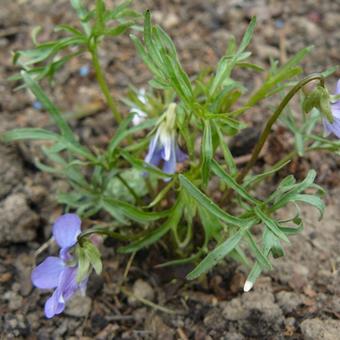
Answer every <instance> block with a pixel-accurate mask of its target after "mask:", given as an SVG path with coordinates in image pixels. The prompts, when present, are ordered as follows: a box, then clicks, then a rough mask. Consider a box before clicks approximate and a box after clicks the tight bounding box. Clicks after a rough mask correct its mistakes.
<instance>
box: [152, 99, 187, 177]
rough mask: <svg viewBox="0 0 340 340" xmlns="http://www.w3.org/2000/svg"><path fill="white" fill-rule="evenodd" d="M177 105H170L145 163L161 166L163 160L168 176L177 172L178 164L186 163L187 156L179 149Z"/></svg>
mask: <svg viewBox="0 0 340 340" xmlns="http://www.w3.org/2000/svg"><path fill="white" fill-rule="evenodd" d="M175 123H176V104H174V103H172V104H170V105H169V108H168V110H167V111H166V112H165V117H164V120H163V121H162V122H161V123H160V124H159V126H158V128H157V131H156V134H155V136H154V137H153V138H152V139H151V142H150V145H149V152H148V154H147V155H146V157H145V162H146V163H149V164H151V165H153V166H157V167H158V166H159V165H160V163H161V161H162V160H163V171H164V172H165V173H167V174H174V173H175V172H176V164H177V163H181V162H184V161H185V160H186V159H187V155H186V154H185V153H184V152H183V151H182V150H181V149H180V148H179V146H178V144H177V140H176V127H175Z"/></svg>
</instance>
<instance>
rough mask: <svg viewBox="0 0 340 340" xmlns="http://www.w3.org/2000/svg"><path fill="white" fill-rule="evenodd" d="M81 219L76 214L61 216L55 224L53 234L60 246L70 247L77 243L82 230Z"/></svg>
mask: <svg viewBox="0 0 340 340" xmlns="http://www.w3.org/2000/svg"><path fill="white" fill-rule="evenodd" d="M80 225H81V220H80V218H79V217H78V216H77V215H76V214H65V215H62V216H60V217H59V218H58V219H57V220H56V221H55V223H54V225H53V236H54V239H55V240H56V242H57V243H58V245H59V246H60V248H69V247H72V246H74V245H75V244H76V243H77V237H78V235H79V234H80V232H81V229H80Z"/></svg>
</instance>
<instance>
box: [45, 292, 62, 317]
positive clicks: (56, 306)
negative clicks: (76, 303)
mask: <svg viewBox="0 0 340 340" xmlns="http://www.w3.org/2000/svg"><path fill="white" fill-rule="evenodd" d="M60 295H61V294H60V291H59V290H58V289H56V290H55V291H54V292H53V294H52V296H51V297H50V298H49V299H48V300H47V301H46V303H45V308H44V312H45V315H46V317H47V318H48V319H50V318H53V317H54V316H55V315H57V314H60V313H61V312H63V310H64V309H65V302H63V301H60Z"/></svg>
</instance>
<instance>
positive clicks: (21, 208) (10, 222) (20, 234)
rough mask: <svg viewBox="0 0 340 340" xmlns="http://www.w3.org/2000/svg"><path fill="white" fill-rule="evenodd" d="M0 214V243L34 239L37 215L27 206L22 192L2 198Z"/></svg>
mask: <svg viewBox="0 0 340 340" xmlns="http://www.w3.org/2000/svg"><path fill="white" fill-rule="evenodd" d="M0 216H1V220H0V244H4V243H21V242H27V241H32V240H34V239H35V237H36V228H37V226H38V223H39V217H38V215H37V214H36V213H35V212H34V211H33V210H31V208H30V207H29V206H28V204H27V201H26V197H25V195H24V194H21V193H17V194H13V195H11V196H8V197H7V198H6V199H5V200H3V201H2V202H1V204H0Z"/></svg>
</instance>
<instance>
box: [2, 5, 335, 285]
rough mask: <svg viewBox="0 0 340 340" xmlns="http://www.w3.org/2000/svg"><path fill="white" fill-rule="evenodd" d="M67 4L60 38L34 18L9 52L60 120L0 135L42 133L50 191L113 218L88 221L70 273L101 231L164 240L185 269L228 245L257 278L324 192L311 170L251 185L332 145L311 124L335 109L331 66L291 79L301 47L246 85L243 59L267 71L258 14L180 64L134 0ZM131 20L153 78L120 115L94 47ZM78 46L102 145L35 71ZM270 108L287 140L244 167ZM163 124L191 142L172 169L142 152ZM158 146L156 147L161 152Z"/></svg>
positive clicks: (133, 244) (209, 263)
mask: <svg viewBox="0 0 340 340" xmlns="http://www.w3.org/2000/svg"><path fill="white" fill-rule="evenodd" d="M71 5H72V7H73V9H74V10H75V13H76V14H77V16H78V18H79V27H76V26H70V25H67V24H62V25H59V26H57V27H56V35H57V38H56V39H55V40H51V41H48V42H44V43H39V42H38V40H39V39H38V35H39V32H40V31H41V30H40V28H37V29H35V30H34V31H33V32H32V40H33V43H34V45H35V46H34V48H33V49H31V50H28V51H18V52H16V53H15V54H14V62H15V63H17V64H19V65H20V66H21V69H22V71H21V72H20V74H19V75H15V76H13V77H12V79H13V80H19V79H21V80H22V82H23V83H22V85H21V86H20V87H26V88H27V89H28V90H29V91H31V92H32V93H33V94H34V95H35V97H36V98H37V100H39V101H40V102H41V104H42V105H43V108H44V110H45V111H46V112H47V114H48V115H49V117H50V118H51V121H52V122H53V123H54V124H55V126H56V128H57V129H54V130H53V131H50V130H47V129H43V128H25V129H15V130H12V131H8V132H6V133H4V134H3V135H2V139H3V140H4V141H6V142H13V141H23V140H40V141H43V142H44V144H43V146H42V154H43V157H42V158H41V159H39V160H38V159H37V160H36V165H37V167H38V168H39V169H41V170H42V171H45V172H48V173H50V174H51V175H52V176H55V177H62V178H64V179H65V180H66V181H67V182H68V184H69V190H68V191H67V192H60V193H58V196H57V200H58V201H59V203H61V204H63V205H65V206H66V209H67V210H70V209H72V210H75V211H76V212H77V213H78V214H79V215H81V217H83V218H90V217H93V218H95V219H96V220H97V219H101V218H103V217H104V220H105V221H110V222H109V223H107V222H105V223H104V222H103V223H100V222H99V223H97V222H96V223H94V222H93V224H95V225H94V226H93V227H91V228H90V229H87V230H85V231H84V232H83V233H82V234H81V235H80V236H79V242H78V245H77V246H76V250H75V252H76V257H77V259H78V265H79V269H78V275H77V280H78V282H79V281H81V280H82V279H83V278H85V277H86V276H87V275H88V274H89V272H90V271H91V270H92V269H94V270H95V271H96V272H97V273H98V274H99V273H100V272H101V270H102V263H101V258H100V252H99V250H98V249H97V248H96V247H95V246H94V245H93V243H92V242H91V241H90V240H89V236H90V235H91V234H101V235H103V236H104V237H106V236H110V237H113V238H116V239H118V240H120V241H121V242H124V244H122V245H121V246H120V247H119V248H118V251H119V252H121V253H133V252H136V251H139V250H141V249H143V248H146V247H149V246H151V245H154V244H156V243H160V244H162V245H163V247H164V248H165V249H168V250H169V252H171V254H175V256H176V257H177V258H175V259H174V260H172V261H168V262H166V263H163V264H162V265H161V266H169V265H179V264H183V263H188V262H194V263H196V264H197V266H196V267H195V269H194V270H193V271H192V272H191V273H189V274H188V276H187V277H188V279H195V278H197V277H199V276H200V275H202V274H205V273H207V272H208V271H209V270H211V269H212V268H213V267H214V266H215V265H217V264H219V263H220V262H221V261H223V259H224V258H225V257H227V256H229V257H231V258H233V259H235V260H237V261H239V262H241V263H242V264H244V265H245V266H247V267H251V268H252V269H251V271H250V273H249V276H248V279H247V280H248V282H251V283H254V282H255V280H256V279H257V277H258V276H259V275H260V274H261V272H262V271H263V270H270V269H271V268H272V266H273V265H272V260H273V259H275V258H277V257H280V256H283V255H284V245H285V244H287V243H288V242H289V237H290V236H292V235H295V234H297V233H298V232H300V231H301V230H302V229H303V221H302V216H301V214H300V209H299V205H300V204H301V203H302V204H308V205H310V206H312V207H314V208H316V209H317V210H318V211H319V212H320V218H321V217H322V215H323V212H324V208H325V205H324V203H323V201H322V198H321V197H322V195H323V194H324V192H323V190H322V188H320V187H319V186H318V185H317V184H315V179H316V172H315V171H314V170H310V171H309V173H308V174H307V176H306V178H305V179H304V180H302V181H300V182H298V181H297V180H296V179H295V178H294V177H293V176H288V177H286V178H284V179H283V180H282V181H281V182H280V183H279V184H278V185H277V187H276V189H275V190H274V191H273V192H272V193H269V194H268V196H267V197H261V199H260V198H258V197H257V196H256V190H254V189H256V186H257V185H258V184H260V183H261V182H263V181H265V180H266V179H267V178H269V177H271V176H273V175H275V174H277V173H278V172H279V171H280V170H281V169H282V168H284V167H285V166H286V165H287V164H289V162H290V160H291V159H292V158H293V157H295V156H297V155H298V156H304V155H305V154H306V153H307V152H310V151H320V150H321V151H330V152H333V153H337V154H340V142H339V141H336V140H331V139H327V138H325V137H321V136H319V135H318V134H317V128H316V125H317V124H318V122H319V121H320V119H321V118H322V117H326V118H327V119H328V120H329V121H330V122H332V119H333V117H332V112H331V106H330V95H329V93H328V91H327V89H326V88H325V84H324V78H325V77H326V76H328V75H329V74H331V73H332V72H334V69H329V70H326V71H325V72H324V73H322V74H314V75H311V76H308V77H306V78H303V79H301V80H298V79H297V78H296V76H298V75H299V74H301V73H302V71H303V70H302V68H301V66H300V63H301V61H302V60H303V58H304V57H305V56H306V55H307V54H308V53H309V52H310V50H311V48H310V47H307V48H304V49H302V50H300V51H298V52H297V54H296V55H294V56H292V57H291V58H290V59H289V60H288V62H287V63H285V64H284V65H279V64H278V63H277V62H275V61H273V62H272V63H271V67H270V69H269V70H267V72H264V80H263V82H262V84H261V85H260V86H259V87H258V88H256V89H255V90H254V91H253V92H252V93H250V94H248V89H247V86H246V85H247V84H242V83H241V82H240V81H239V80H237V79H236V78H235V77H234V74H235V75H237V73H236V72H235V71H236V70H237V68H244V69H246V70H247V72H249V77H252V73H253V72H263V71H265V70H264V68H262V67H260V66H258V65H255V64H253V63H252V62H251V61H250V60H249V59H250V56H251V53H250V52H249V51H247V49H248V48H249V44H250V42H251V38H252V35H253V34H254V31H255V24H256V20H255V18H253V19H252V20H251V21H250V24H249V26H248V28H247V29H246V31H245V33H244V36H243V38H242V40H241V42H240V44H239V46H238V44H237V42H236V40H235V39H231V40H230V41H229V42H228V47H227V50H226V53H225V55H224V56H222V58H221V60H220V61H219V62H218V64H217V66H216V68H215V69H214V70H213V71H212V69H209V70H203V71H202V72H200V73H199V74H197V75H190V76H189V75H188V74H187V73H186V71H185V70H184V68H183V66H182V65H181V63H180V60H179V57H178V53H177V50H176V47H175V44H174V43H173V41H172V39H171V38H170V36H169V35H168V34H167V33H166V32H165V31H164V30H163V29H162V28H161V27H160V26H157V25H153V23H152V20H151V14H150V12H149V11H147V12H146V13H145V15H144V26H143V27H140V26H138V22H139V21H138V20H139V19H140V17H141V15H140V14H138V13H136V12H135V11H134V10H133V4H132V1H125V2H123V3H121V4H120V5H118V6H116V7H115V8H114V9H112V10H109V9H107V7H106V4H105V1H103V0H97V1H96V2H95V4H94V6H93V7H92V8H87V7H86V6H85V5H84V3H83V1H81V0H71ZM130 30H133V31H134V33H133V34H131V35H130V38H131V40H132V42H133V44H134V45H135V47H136V51H137V53H138V55H139V56H140V57H141V59H142V60H143V61H144V63H145V65H146V66H147V67H148V69H149V70H150V72H151V76H152V79H151V80H150V82H149V85H150V89H148V90H147V91H146V93H145V95H143V96H141V94H140V93H139V92H138V91H137V90H136V89H135V88H133V87H131V89H130V91H129V93H128V96H127V97H126V98H123V99H122V102H123V103H124V104H127V105H128V106H129V107H131V110H130V113H129V114H127V115H125V116H124V117H123V115H122V114H121V112H120V111H119V109H118V106H117V104H116V103H115V101H114V99H113V98H112V96H111V93H110V89H109V87H108V85H107V83H106V80H105V73H104V72H103V70H102V69H101V65H100V60H99V58H98V53H97V52H98V46H99V44H100V43H101V41H102V40H103V39H104V38H110V39H111V38H114V37H116V36H118V35H121V34H123V33H126V32H127V31H130ZM112 40H113V41H114V39H112ZM84 52H89V55H90V56H91V58H92V61H93V67H94V71H95V73H96V76H97V80H98V83H99V85H100V88H101V90H102V92H103V94H104V97H105V98H106V100H107V104H108V107H109V108H110V109H111V111H112V112H113V114H114V117H115V119H116V122H117V126H116V127H115V128H114V127H112V131H113V132H112V137H111V139H110V140H109V141H108V143H107V146H106V148H105V149H98V148H97V147H96V146H95V145H89V143H90V141H81V140H79V138H78V137H77V136H76V135H75V134H74V132H73V131H72V129H71V127H70V125H69V124H68V123H67V121H66V119H65V118H64V115H63V113H62V112H60V110H58V108H57V106H56V105H55V104H53V102H52V100H51V99H49V98H48V96H47V95H46V93H45V91H44V90H43V89H42V87H41V86H40V85H39V81H41V80H43V79H44V78H48V79H50V80H52V79H53V77H54V75H55V73H56V72H57V71H58V70H59V69H60V68H61V67H62V66H63V65H64V64H65V63H67V62H68V61H69V60H70V59H72V58H75V57H77V56H79V55H80V54H82V53H84ZM234 78H235V79H234ZM311 81H317V84H316V85H315V86H314V88H313V89H312V91H311V92H309V93H308V94H307V95H306V96H305V97H304V98H302V102H301V111H303V112H304V115H303V117H302V119H301V120H298V119H297V113H296V112H293V111H292V110H291V109H290V108H289V107H288V104H289V101H290V100H291V99H292V98H293V97H294V96H295V95H296V94H297V93H298V92H299V91H300V90H301V89H302V88H303V87H304V86H305V85H306V84H307V83H309V82H311ZM274 95H276V97H275V99H273V100H272V101H274V100H277V101H279V99H280V98H281V99H282V101H281V102H280V103H279V105H278V106H277V107H276V108H275V109H274V110H273V113H272V114H271V115H270V117H269V119H268V121H267V124H266V125H265V128H264V130H263V132H262V134H261V136H260V138H259V141H258V143H257V145H256V147H255V148H254V151H253V152H252V158H251V159H250V161H249V163H248V164H247V166H246V167H244V168H243V169H239V166H238V164H237V160H236V159H235V157H234V156H233V155H232V153H231V151H230V149H229V146H228V142H229V139H230V137H231V136H234V135H236V134H238V133H239V132H240V131H241V130H242V129H243V128H244V127H245V126H246V125H245V123H244V122H243V121H242V116H243V115H244V114H245V113H247V112H248V111H249V110H252V109H253V108H254V106H255V105H257V104H259V103H260V102H261V101H263V100H265V99H267V98H268V97H271V96H274ZM241 98H242V100H240V99H241ZM332 98H333V97H332ZM333 99H334V98H333ZM173 103H176V105H174V104H173ZM170 105H171V107H172V108H175V109H174V110H173V115H172V116H171V117H170V118H171V119H173V120H174V121H173V124H172V125H171V124H170V123H169V125H166V124H167V122H168V121H167V119H169V117H168V116H166V112H168V107H169V106H170ZM138 112H139V113H140V112H142V113H143V112H144V116H143V119H142V120H143V121H142V122H140V123H139V124H137V125H134V124H135V123H134V118H135V117H136V116H135V115H136V113H137V114H138ZM279 117H280V119H281V122H282V123H283V124H284V125H285V126H286V127H287V129H288V130H289V131H290V132H291V133H292V135H293V137H294V144H295V145H294V147H295V149H294V150H293V151H292V152H291V153H290V154H288V155H287V156H286V157H284V158H283V159H281V160H280V161H279V162H278V163H276V164H274V165H273V166H271V167H269V168H266V169H262V170H261V171H260V172H257V173H256V174H253V173H251V171H250V170H251V168H252V166H253V165H254V164H255V161H256V159H257V157H258V155H259V154H260V151H261V149H262V146H263V144H264V142H265V141H266V140H267V138H268V136H269V133H270V132H271V127H272V125H273V124H274V123H275V122H276V121H277V119H278V118H279ZM171 119H170V120H171ZM161 128H162V129H163V130H162V132H160V129H161ZM164 131H165V136H169V135H170V136H172V137H171V138H174V141H173V140H171V141H170V142H171V143H172V142H175V144H174V145H172V146H171V147H172V148H173V149H175V148H176V147H179V148H181V149H182V150H184V151H185V152H186V153H187V154H188V160H186V161H185V162H184V164H183V166H182V167H181V168H179V169H178V170H179V171H180V172H181V173H180V174H177V173H173V174H172V173H171V174H166V173H165V172H163V171H162V170H161V169H160V168H158V167H155V166H153V165H151V164H149V163H146V162H145V161H143V158H144V157H145V155H146V153H147V148H148V145H149V144H150V142H151V141H152V140H153V139H154V138H155V135H157V134H161V133H163V134H164ZM157 136H159V135H157ZM159 138H160V140H162V138H163V139H164V138H165V137H164V135H162V136H161V137H159ZM159 147H160V146H159V145H157V148H156V149H157V152H158V151H159V154H157V155H158V156H159V155H161V156H162V154H161V152H160V150H158V148H159ZM177 151H178V150H177ZM249 151H251V150H249ZM163 153H164V150H163ZM161 156H159V157H161ZM163 158H164V155H163ZM231 203H232V204H231ZM235 205H236V209H235V208H234V207H235ZM287 205H293V206H294V207H296V215H295V216H294V217H292V218H289V219H287V220H284V221H282V220H280V219H279V218H278V217H277V216H278V214H277V212H278V210H280V209H283V208H285V207H286V206H287ZM97 224H99V225H97ZM101 224H103V225H101ZM254 228H257V232H256V233H255V232H254ZM259 230H260V232H259ZM261 232H262V235H261V236H260V237H259V236H258V235H259V233H261ZM248 250H249V251H248ZM246 254H247V255H246ZM249 255H250V256H249Z"/></svg>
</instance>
